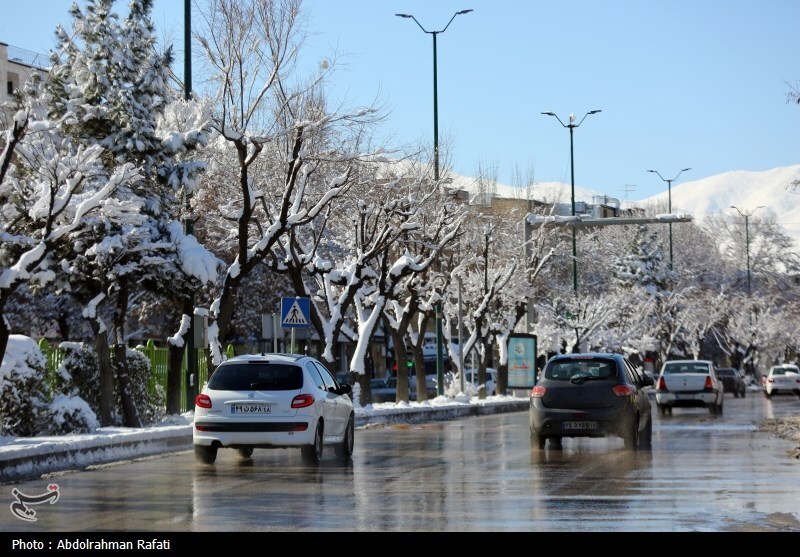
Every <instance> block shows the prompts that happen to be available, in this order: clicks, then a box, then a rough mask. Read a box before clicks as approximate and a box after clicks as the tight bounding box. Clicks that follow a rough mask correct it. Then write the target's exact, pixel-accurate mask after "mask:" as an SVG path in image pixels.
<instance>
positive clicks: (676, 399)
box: [656, 360, 725, 414]
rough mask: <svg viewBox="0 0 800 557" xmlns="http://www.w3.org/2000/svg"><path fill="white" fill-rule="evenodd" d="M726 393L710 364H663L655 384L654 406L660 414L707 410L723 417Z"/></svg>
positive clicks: (707, 362)
mask: <svg viewBox="0 0 800 557" xmlns="http://www.w3.org/2000/svg"><path fill="white" fill-rule="evenodd" d="M724 403H725V391H724V387H723V385H722V382H721V381H720V380H719V379H718V378H717V374H716V370H715V369H714V364H713V363H712V362H711V361H709V360H672V361H669V362H664V365H662V366H661V373H660V374H659V376H658V381H657V382H656V406H657V407H658V410H659V412H660V413H661V414H671V413H672V409H673V408H708V410H709V412H711V413H712V414H722V411H723V405H724Z"/></svg>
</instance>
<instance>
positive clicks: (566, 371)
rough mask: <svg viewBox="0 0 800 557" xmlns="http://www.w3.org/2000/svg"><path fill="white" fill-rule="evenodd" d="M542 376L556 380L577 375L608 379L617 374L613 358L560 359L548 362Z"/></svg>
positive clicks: (567, 379) (563, 379) (567, 378)
mask: <svg viewBox="0 0 800 557" xmlns="http://www.w3.org/2000/svg"><path fill="white" fill-rule="evenodd" d="M544 376H545V378H546V379H555V380H556V381H559V380H561V381H569V380H570V379H572V378H573V377H579V376H583V377H598V378H601V379H610V378H612V377H616V376H617V366H616V364H615V363H614V361H613V360H601V359H585V360H584V359H582V360H560V361H555V362H550V363H549V364H548V365H547V367H546V368H545V371H544Z"/></svg>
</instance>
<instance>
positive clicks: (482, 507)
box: [0, 392, 800, 533]
mask: <svg viewBox="0 0 800 557" xmlns="http://www.w3.org/2000/svg"><path fill="white" fill-rule="evenodd" d="M653 408H654V429H653V449H652V451H645V452H634V451H626V450H624V449H623V445H622V440H621V439H616V438H609V439H567V438H565V439H564V442H563V448H562V449H561V450H557V449H551V448H546V449H545V450H543V451H539V450H538V449H532V448H531V446H530V440H529V436H528V416H527V412H515V413H509V414H497V415H490V416H481V417H475V418H467V419H461V420H455V421H448V422H438V423H430V424H422V425H406V426H398V425H394V426H381V427H373V428H362V429H359V430H357V432H356V448H355V453H354V455H353V460H352V462H351V463H350V464H348V465H342V464H340V463H339V462H338V461H337V460H336V458H335V456H334V455H333V451H332V450H328V451H326V455H325V460H324V462H323V464H322V466H321V467H320V468H319V469H318V470H311V469H308V468H306V467H305V466H303V464H302V461H301V458H300V452H299V450H283V449H281V450H272V451H268V450H260V451H259V450H257V451H256V452H255V454H254V456H253V458H252V459H251V460H241V459H240V458H239V457H238V456H237V454H236V453H235V452H234V451H232V450H221V451H220V453H219V456H218V459H217V462H216V464H215V465H213V466H204V465H199V464H196V463H195V460H194V455H193V454H192V453H191V452H184V453H179V454H175V455H170V456H166V457H157V458H151V459H146V460H140V461H136V462H129V463H124V464H115V465H107V466H103V467H99V468H97V469H93V470H89V471H82V472H73V473H63V474H58V475H54V476H52V477H51V478H48V479H39V480H35V481H29V482H23V483H20V484H19V485H16V486H5V488H6V489H8V491H10V489H11V488H12V487H14V488H17V489H19V490H20V491H21V492H24V493H39V492H43V491H44V490H45V489H46V487H47V483H48V482H55V483H57V484H58V485H59V490H60V494H61V495H60V499H59V500H58V501H57V502H56V503H55V504H53V505H42V506H40V507H39V508H37V517H36V518H37V521H36V522H23V521H21V520H19V519H17V518H16V517H14V516H13V515H12V514H11V512H10V511H9V504H10V503H11V501H12V498H11V494H10V493H5V494H4V495H3V496H2V501H0V502H2V505H0V531H3V532H17V531H24V532H33V533H35V532H42V533H45V532H46V533H52V532H76V531H79V532H102V531H108V532H114V531H126V532H128V531H139V532H142V531H151V532H179V531H198V532H246V531H253V532H268V531H292V532H302V531H308V532H331V531H348V532H358V531H360V532H388V531H401V532H412V531H413V532H469V531H473V532H724V531H740V532H770V531H771V532H800V461H799V460H797V459H795V458H792V457H790V456H789V454H788V451H789V450H790V449H791V448H793V447H794V446H795V445H796V443H793V442H791V441H786V440H782V439H779V438H777V437H773V436H772V435H770V434H768V433H765V432H761V431H758V428H757V424H758V423H759V422H760V421H761V420H762V419H764V418H775V417H781V416H786V415H797V414H800V400H799V399H798V398H797V397H775V398H773V399H772V400H767V399H766V398H765V397H764V396H763V395H762V394H760V393H759V392H748V395H747V397H745V398H734V397H733V395H731V394H728V395H726V400H725V408H724V414H723V415H722V416H712V415H710V414H709V412H708V411H707V410H700V409H676V410H674V412H673V414H672V415H671V416H669V415H668V416H659V415H657V413H656V412H655V402H653Z"/></svg>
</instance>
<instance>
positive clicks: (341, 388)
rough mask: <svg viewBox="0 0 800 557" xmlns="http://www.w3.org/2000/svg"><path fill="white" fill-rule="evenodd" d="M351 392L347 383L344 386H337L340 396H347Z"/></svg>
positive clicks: (350, 386) (350, 387) (351, 389)
mask: <svg viewBox="0 0 800 557" xmlns="http://www.w3.org/2000/svg"><path fill="white" fill-rule="evenodd" d="M352 392H353V387H352V385H350V384H349V383H345V384H344V385H339V394H340V395H349V394H350V393H352Z"/></svg>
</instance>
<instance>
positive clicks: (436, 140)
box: [394, 10, 472, 182]
mask: <svg viewBox="0 0 800 557" xmlns="http://www.w3.org/2000/svg"><path fill="white" fill-rule="evenodd" d="M471 11H472V10H461V11H458V12H456V13H454V14H453V17H451V18H450V21H448V22H447V25H445V26H444V29H442V30H441V31H428V30H427V29H425V28H424V27H423V26H422V24H421V23H420V22H419V21H417V18H416V17H414V16H413V15H411V14H394V15H396V16H397V17H404V18H408V19H413V20H414V22H415V23H416V24H417V25H418V26H419V28H420V29H422V31H423V32H424V33H427V34H429V35H432V36H433V179H434V180H435V181H437V182H438V181H439V93H438V90H437V85H436V36H437V35H438V34H440V33H444V32H445V31H447V28H448V27H450V24H451V23H453V20H454V19H455V18H456V16H457V15H463V14H468V13H470V12H471Z"/></svg>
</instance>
